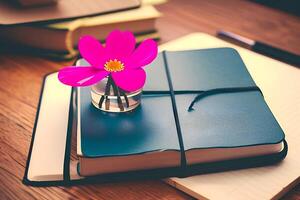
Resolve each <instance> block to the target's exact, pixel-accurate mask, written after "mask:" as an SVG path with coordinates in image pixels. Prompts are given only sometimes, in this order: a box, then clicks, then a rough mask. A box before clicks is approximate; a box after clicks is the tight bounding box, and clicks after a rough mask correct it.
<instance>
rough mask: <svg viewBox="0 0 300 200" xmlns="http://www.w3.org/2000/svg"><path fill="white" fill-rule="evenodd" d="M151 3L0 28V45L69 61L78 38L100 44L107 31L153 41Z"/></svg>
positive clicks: (8, 48)
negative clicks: (126, 33) (122, 32)
mask: <svg viewBox="0 0 300 200" xmlns="http://www.w3.org/2000/svg"><path fill="white" fill-rule="evenodd" d="M153 4H154V2H152V1H148V2H146V1H145V2H142V3H141V6H140V7H138V8H135V9H129V10H124V11H119V12H114V13H109V14H101V15H96V16H91V17H81V18H77V19H73V20H64V21H59V22H51V23H46V24H45V23H40V24H30V23H29V24H25V25H24V24H23V25H22V24H21V25H17V26H0V43H1V44H2V45H1V46H2V47H3V46H5V51H9V52H16V51H19V52H20V51H21V52H29V53H31V54H37V55H44V56H50V57H53V58H59V59H70V58H73V57H74V56H76V55H77V54H78V52H77V50H76V47H77V42H78V40H79V38H80V37H81V36H82V35H92V36H94V37H96V38H98V39H99V40H100V41H104V40H105V37H106V35H108V33H109V32H111V31H112V30H114V29H120V30H129V31H132V32H133V33H134V34H135V36H136V38H137V42H138V43H139V42H141V41H142V40H143V39H145V38H152V39H156V40H157V39H159V35H158V33H157V30H156V29H155V21H156V20H157V19H158V18H159V17H160V16H161V14H160V12H158V11H157V10H156V9H155V8H154V7H153Z"/></svg>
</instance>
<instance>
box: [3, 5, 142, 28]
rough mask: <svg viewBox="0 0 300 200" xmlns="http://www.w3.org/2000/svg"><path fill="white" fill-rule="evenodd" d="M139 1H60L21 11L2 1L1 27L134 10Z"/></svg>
mask: <svg viewBox="0 0 300 200" xmlns="http://www.w3.org/2000/svg"><path fill="white" fill-rule="evenodd" d="M139 6H140V2H139V1H138V0H122V1H119V0H110V1H105V0H94V1H85V2H84V3H83V2H82V1H81V0H60V1H58V2H57V3H56V4H54V5H49V6H41V7H30V8H23V9H20V8H19V7H18V6H16V5H14V4H13V2H10V1H0V13H1V15H0V25H16V24H28V23H31V24H32V23H37V22H50V21H51V22H54V21H58V20H66V19H75V18H79V17H85V16H93V15H99V14H105V13H110V12H116V11H121V10H127V9H133V8H137V7H139Z"/></svg>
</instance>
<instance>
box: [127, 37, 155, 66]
mask: <svg viewBox="0 0 300 200" xmlns="http://www.w3.org/2000/svg"><path fill="white" fill-rule="evenodd" d="M157 52H158V50H157V44H156V42H155V41H154V40H152V39H147V40H144V41H143V42H142V43H141V44H140V45H139V47H138V48H137V49H136V50H135V51H134V52H133V54H131V56H129V57H128V58H127V59H126V61H124V62H125V65H126V66H128V67H129V68H138V67H143V66H145V65H147V64H149V63H151V62H152V61H153V60H154V59H155V58H156V56H157Z"/></svg>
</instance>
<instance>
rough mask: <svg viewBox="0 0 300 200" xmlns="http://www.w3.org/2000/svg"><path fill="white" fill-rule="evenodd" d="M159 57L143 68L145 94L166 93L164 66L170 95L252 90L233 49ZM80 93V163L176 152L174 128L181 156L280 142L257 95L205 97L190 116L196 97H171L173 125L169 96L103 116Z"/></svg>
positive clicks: (82, 90) (83, 92)
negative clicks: (193, 150)
mask: <svg viewBox="0 0 300 200" xmlns="http://www.w3.org/2000/svg"><path fill="white" fill-rule="evenodd" d="M164 53H165V60H164V59H163V55H162V54H160V55H159V56H158V58H157V59H156V61H155V62H154V63H153V64H151V66H149V67H148V66H146V67H145V69H146V71H147V82H146V85H145V87H144V91H149V90H151V91H153V90H157V91H159V90H163V91H166V90H170V88H169V85H168V82H167V77H166V71H165V65H168V68H169V70H170V77H171V78H172V85H173V88H174V91H187V90H189V91H192V90H201V91H208V90H211V89H216V88H232V87H249V86H255V83H254V81H253V80H252V78H251V76H250V74H249V73H248V71H247V69H246V67H245V65H244V63H243V62H242V60H241V58H240V56H239V54H238V53H237V52H236V51H235V50H234V49H231V48H217V49H205V50H192V51H178V52H164ZM166 62H167V63H166ZM80 65H82V66H85V65H86V63H81V64H80ZM79 90H80V105H79V106H80V122H78V123H80V127H81V152H82V154H83V156H84V157H106V156H120V155H132V154H141V153H147V152H151V151H166V150H170V151H171V150H177V151H180V147H179V143H178V136H177V134H178V131H177V130H176V126H180V129H181V135H182V138H183V146H184V151H188V150H191V149H208V148H234V147H241V146H253V145H264V144H277V143H280V142H282V141H283V140H284V133H283V131H282V129H281V128H280V126H279V124H278V123H277V121H276V119H275V118H274V116H273V115H272V112H271V111H270V109H269V108H268V106H267V104H266V103H265V101H264V97H263V95H262V94H261V93H260V92H259V91H247V92H237V93H221V94H215V95H211V96H207V97H205V98H203V99H202V100H200V101H199V102H198V103H196V105H195V106H194V108H195V110H194V111H192V112H189V111H188V107H189V104H190V103H191V102H192V101H193V99H194V98H195V96H196V95H195V94H180V95H175V99H176V106H175V107H176V109H177V112H178V117H179V122H176V119H175V117H174V114H173V112H174V110H173V109H172V101H171V96H170V95H162V96H155V97H153V96H151V95H150V96H147V95H143V97H142V104H141V106H140V107H139V108H138V109H136V110H134V111H133V112H129V113H122V114H116V113H110V114H107V113H105V112H99V110H97V109H96V108H94V107H93V106H92V105H91V97H90V88H89V87H86V88H80V89H79ZM175 115H176V114H175ZM162 116H163V117H162ZM178 123H179V124H178ZM166 141H168V142H166Z"/></svg>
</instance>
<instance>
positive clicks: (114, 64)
mask: <svg viewBox="0 0 300 200" xmlns="http://www.w3.org/2000/svg"><path fill="white" fill-rule="evenodd" d="M104 69H105V70H106V71H108V72H120V71H123V70H124V64H123V63H122V62H121V61H119V60H117V59H114V60H109V61H107V62H106V63H105V64H104Z"/></svg>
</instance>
